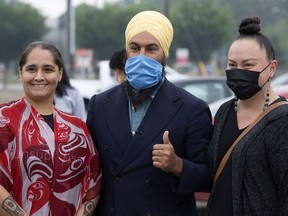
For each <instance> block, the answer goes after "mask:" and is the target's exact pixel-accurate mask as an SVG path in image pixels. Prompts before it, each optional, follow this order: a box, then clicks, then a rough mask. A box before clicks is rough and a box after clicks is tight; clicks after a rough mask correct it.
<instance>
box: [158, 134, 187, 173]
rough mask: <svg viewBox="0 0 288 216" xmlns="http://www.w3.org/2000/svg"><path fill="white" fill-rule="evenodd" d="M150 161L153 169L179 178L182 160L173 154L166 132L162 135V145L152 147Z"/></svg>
mask: <svg viewBox="0 0 288 216" xmlns="http://www.w3.org/2000/svg"><path fill="white" fill-rule="evenodd" d="M152 161H153V166H154V167H157V168H160V169H162V170H163V171H164V172H171V173H173V174H174V175H176V176H177V177H180V175H181V172H182V167H183V163H182V159H181V158H179V157H178V156H177V155H176V154H175V151H174V147H173V145H172V144H171V142H170V140H169V132H168V131H165V132H164V134H163V143H162V144H155V145H154V146H153V152H152Z"/></svg>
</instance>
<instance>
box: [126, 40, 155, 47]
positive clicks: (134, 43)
mask: <svg viewBox="0 0 288 216" xmlns="http://www.w3.org/2000/svg"><path fill="white" fill-rule="evenodd" d="M129 45H130V46H131V45H132V46H140V45H139V44H138V43H136V42H133V41H131V42H130V43H129ZM151 46H156V47H159V45H158V44H157V43H150V44H148V45H146V47H151Z"/></svg>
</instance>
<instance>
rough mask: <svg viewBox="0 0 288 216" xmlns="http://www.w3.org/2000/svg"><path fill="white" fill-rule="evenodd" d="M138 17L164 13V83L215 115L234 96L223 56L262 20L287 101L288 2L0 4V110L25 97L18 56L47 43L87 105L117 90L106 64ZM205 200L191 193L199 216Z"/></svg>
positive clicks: (34, 0) (37, 0) (15, 0)
mask: <svg viewBox="0 0 288 216" xmlns="http://www.w3.org/2000/svg"><path fill="white" fill-rule="evenodd" d="M143 10H157V11H159V12H162V13H163V14H165V15H166V16H167V17H168V18H169V19H170V21H171V22H172V24H173V26H174V39H173V42H172V46H171V48H170V55H169V59H168V60H167V62H166V63H167V68H166V70H167V77H168V79H169V80H170V81H172V82H174V83H175V84H176V85H178V86H180V87H182V88H184V89H186V90H187V91H189V92H191V93H192V94H195V95H196V96H198V97H200V98H201V99H203V100H205V101H206V102H207V103H208V104H209V107H210V110H211V112H212V115H213V116H214V115H215V113H216V111H217V109H218V108H219V106H220V105H221V104H222V103H223V102H224V101H225V100H228V99H231V98H232V97H233V94H232V93H231V91H230V90H229V88H228V87H227V85H226V82H225V81H226V78H225V76H224V75H225V73H224V72H225V68H226V58H227V52H228V48H229V45H230V44H231V42H232V40H233V39H234V38H235V37H236V36H237V35H238V34H237V32H238V24H239V22H240V21H241V20H242V19H243V18H244V17H247V16H255V15H257V16H259V17H260V18H261V20H262V23H261V27H262V32H263V33H264V34H266V35H267V36H268V37H269V38H270V39H271V41H272V43H273V45H274V48H275V51H276V59H277V60H278V63H279V66H278V70H277V74H276V76H277V77H276V78H274V79H273V80H272V82H273V83H272V84H273V85H274V86H278V87H277V88H276V91H277V92H278V93H279V95H282V96H285V97H288V73H287V69H288V46H287V44H288V37H287V35H288V25H287V20H288V0H273V1H271V0H253V1H251V0H241V1H239V0H49V1H44V0H0V103H4V102H8V101H10V100H16V99H18V98H20V97H21V96H22V95H23V91H22V87H21V84H20V83H19V81H18V61H19V58H20V55H21V51H22V50H23V49H24V47H25V46H26V45H28V44H29V43H31V42H32V41H36V40H45V41H49V42H52V43H53V44H55V45H56V46H57V47H58V48H59V49H60V51H61V53H62V55H63V58H64V60H65V67H66V69H67V71H68V73H69V76H70V77H71V78H72V79H71V82H72V85H73V86H75V87H76V88H77V89H79V90H80V92H81V94H82V96H83V98H84V101H85V104H86V105H87V103H88V102H89V99H90V97H91V96H92V95H93V94H95V93H99V92H101V91H103V90H105V89H107V88H109V87H111V86H113V85H115V84H116V83H115V82H114V81H115V80H114V77H113V71H111V70H110V68H109V61H108V59H109V57H110V56H111V54H112V53H113V52H114V51H115V50H117V49H119V48H122V47H124V46H125V38H124V36H125V28H126V25H127V23H128V22H129V20H130V19H131V18H132V17H133V16H134V15H135V14H136V13H138V12H140V11H143ZM168 66H169V67H168ZM208 195H209V194H203V193H200V194H196V198H197V205H198V209H199V215H203V214H204V210H205V206H206V202H207V199H208Z"/></svg>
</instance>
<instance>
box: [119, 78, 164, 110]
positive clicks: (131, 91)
mask: <svg viewBox="0 0 288 216" xmlns="http://www.w3.org/2000/svg"><path fill="white" fill-rule="evenodd" d="M160 84H161V82H159V83H158V84H157V85H155V86H152V87H150V88H147V89H135V88H133V87H132V86H131V85H130V83H129V82H128V81H127V80H126V81H124V82H123V83H122V84H121V86H122V88H123V89H124V91H125V93H126V94H127V95H128V97H129V99H130V101H131V103H132V104H133V105H140V104H142V103H143V102H144V101H146V100H147V99H148V98H149V97H150V96H151V95H152V94H153V92H154V91H155V90H156V89H157V88H158V86H159V85H160Z"/></svg>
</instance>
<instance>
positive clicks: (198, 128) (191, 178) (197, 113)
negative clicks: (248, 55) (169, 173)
mask: <svg viewBox="0 0 288 216" xmlns="http://www.w3.org/2000/svg"><path fill="white" fill-rule="evenodd" d="M190 111H191V112H189V115H188V117H187V118H188V127H187V137H186V139H185V151H186V154H185V157H182V161H183V169H182V173H181V177H180V179H178V180H177V178H176V177H175V176H173V177H172V178H174V180H173V182H174V183H173V188H174V190H176V193H178V194H191V193H194V192H208V191H210V189H211V187H212V181H211V177H210V174H209V168H208V162H207V147H208V145H209V142H210V139H211V136H212V132H213V125H212V119H211V113H210V110H209V108H208V105H207V104H206V103H203V102H198V103H197V106H196V108H195V107H194V108H193V110H190Z"/></svg>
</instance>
